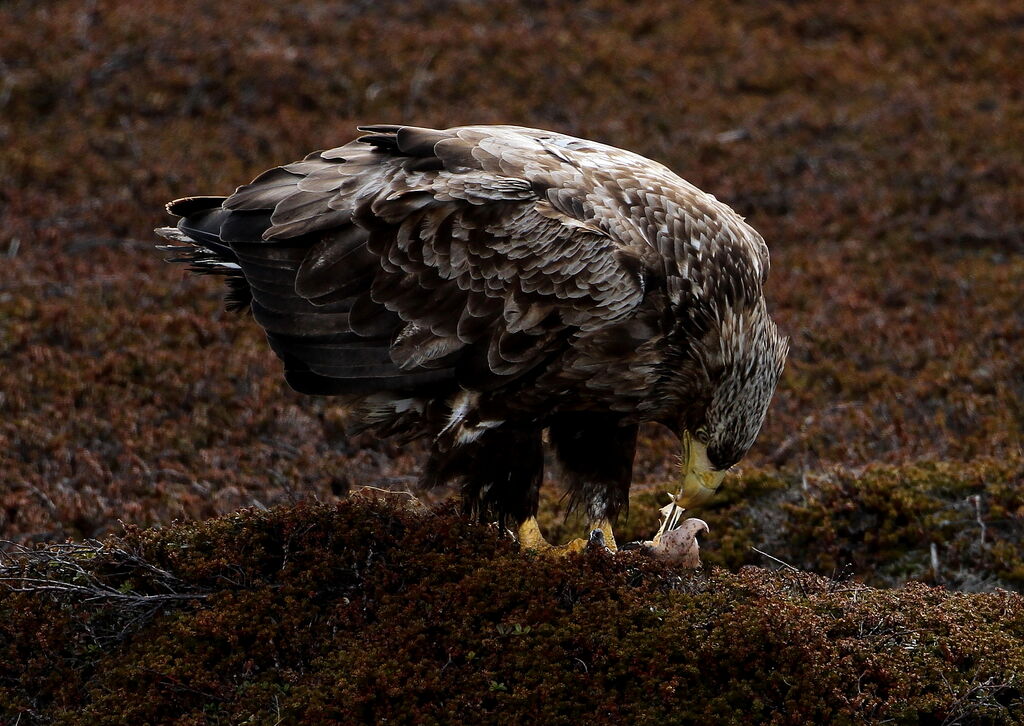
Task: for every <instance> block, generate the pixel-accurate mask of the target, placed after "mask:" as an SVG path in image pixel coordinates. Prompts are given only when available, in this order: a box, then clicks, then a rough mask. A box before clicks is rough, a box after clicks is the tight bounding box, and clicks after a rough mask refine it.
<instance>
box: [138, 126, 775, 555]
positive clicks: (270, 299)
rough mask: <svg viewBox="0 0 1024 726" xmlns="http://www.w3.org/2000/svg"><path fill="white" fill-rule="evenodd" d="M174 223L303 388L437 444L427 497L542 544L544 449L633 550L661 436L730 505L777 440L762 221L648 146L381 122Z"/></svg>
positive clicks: (696, 489)
mask: <svg viewBox="0 0 1024 726" xmlns="http://www.w3.org/2000/svg"><path fill="white" fill-rule="evenodd" d="M360 130H361V131H363V132H366V135H364V136H361V137H360V138H357V139H356V140H355V141H352V142H351V143H349V144H346V145H345V146H341V147H338V148H335V149H331V150H328V151H322V152H317V153H314V154H310V155H309V156H307V157H306V158H305V159H304V160H302V161H298V162H295V163H292V164H288V165H285V166H282V167H278V168H276V169H272V170H270V171H268V172H266V173H264V174H262V175H260V176H259V177H257V178H256V179H255V180H254V181H253V182H252V183H250V184H247V185H245V186H242V187H239V188H238V189H237V190H236V191H235V193H234V194H232V195H231V196H228V197H191V198H186V199H181V200H178V201H175V202H172V203H171V204H169V205H168V210H169V211H170V212H171V213H172V214H175V215H178V216H179V217H180V218H181V219H180V220H179V221H178V225H177V227H176V228H164V229H161V230H158V231H159V232H160V233H161V234H162V235H163V236H164V237H166V238H168V239H170V240H172V241H173V242H174V243H175V245H174V246H173V247H172V249H175V250H178V251H179V252H180V256H179V257H178V258H177V261H185V262H189V263H190V264H191V265H192V269H194V270H196V271H199V272H208V273H216V274H221V275H225V276H226V277H227V278H228V283H229V285H230V289H231V292H230V294H229V302H230V304H231V305H232V306H234V307H238V308H245V307H248V308H250V309H251V310H252V313H253V316H254V318H255V320H256V322H258V323H259V324H260V325H261V326H262V327H263V328H264V329H265V330H266V332H267V337H268V339H269V341H270V344H271V346H272V347H273V349H274V351H275V352H276V353H277V355H278V356H279V357H280V358H281V359H282V360H283V361H284V367H285V376H286V378H287V380H288V382H289V383H290V384H291V386H292V387H293V388H295V389H296V390H298V391H300V392H303V393H310V394H325V395H336V396H342V397H344V398H345V399H347V400H348V401H349V402H350V403H351V404H352V405H353V406H354V407H355V409H356V410H357V412H358V414H359V416H360V417H361V418H362V420H363V421H364V423H365V425H367V426H370V427H373V428H375V429H376V430H378V431H380V432H381V433H382V434H385V435H390V434H397V435H401V436H404V437H406V438H414V437H420V436H425V437H429V439H430V442H431V450H430V458H429V460H428V462H427V464H426V468H425V473H424V483H425V484H427V485H436V484H440V483H444V482H458V483H460V484H461V485H462V487H463V495H464V501H465V503H466V507H467V509H468V510H469V511H470V512H472V513H476V514H479V515H480V516H482V517H485V518H488V519H498V520H499V521H502V522H505V523H508V524H511V525H515V526H518V527H519V531H520V535H521V537H522V538H523V540H524V542H527V543H529V544H533V545H538V546H540V545H542V544H543V543H542V540H540V538H539V533H538V531H537V529H536V521H535V519H534V516H535V515H536V512H537V502H538V495H539V490H540V484H541V480H542V474H543V455H542V438H541V437H542V433H543V431H544V430H545V429H547V431H548V438H549V441H550V444H551V447H552V448H553V450H554V453H555V455H556V457H557V458H558V460H559V462H560V464H561V466H562V470H563V476H564V479H565V482H566V485H567V486H568V489H569V491H570V493H571V497H572V501H573V503H574V504H575V505H578V506H580V507H582V508H583V510H584V512H585V514H586V515H587V517H588V518H589V520H590V521H591V523H592V524H593V526H595V527H597V528H600V529H601V530H602V531H603V532H604V533H605V536H606V540H608V541H609V543H613V540H612V539H611V535H612V532H611V523H612V522H613V521H614V520H615V518H616V517H617V516H618V514H619V513H620V512H621V511H622V510H623V509H624V507H625V506H626V504H627V501H628V494H629V486H630V482H631V479H632V462H633V454H634V449H635V445H636V433H637V424H638V423H640V422H642V421H657V422H660V423H662V424H664V425H666V426H668V427H670V428H671V429H672V430H673V431H675V432H676V433H677V434H678V435H679V436H680V438H681V441H682V443H683V462H682V463H683V471H682V472H681V492H680V495H678V496H677V498H676V502H677V503H678V504H679V505H680V506H684V507H685V506H691V505H693V504H694V503H699V502H701V501H704V500H706V499H707V498H708V497H710V496H711V495H712V494H713V493H714V491H715V490H716V489H717V487H718V485H719V484H720V482H721V480H722V477H723V476H724V473H725V471H726V470H727V469H729V467H731V466H732V465H733V464H735V463H736V462H737V461H739V460H740V459H741V458H742V457H743V456H744V454H746V452H747V450H748V449H749V448H750V446H751V445H752V444H753V442H754V439H755V437H756V436H757V433H758V431H759V429H760V427H761V424H762V422H763V420H764V417H765V412H766V411H767V408H768V404H769V401H770V399H771V397H772V394H773V392H774V390H775V386H776V383H777V381H778V379H779V376H780V374H781V371H782V367H783V363H784V360H785V357H786V352H787V341H786V339H785V338H784V337H782V336H781V335H780V334H779V333H778V331H777V329H776V326H775V324H774V323H773V322H772V320H771V318H770V316H769V315H768V312H767V310H766V307H765V300H764V296H763V292H762V286H763V284H764V281H765V278H766V276H767V274H768V249H767V247H766V246H765V243H764V241H763V240H762V238H761V237H760V235H758V234H757V232H755V231H754V230H753V229H752V228H751V227H750V226H748V225H747V224H746V223H745V222H744V221H743V219H742V218H741V217H740V216H739V215H737V214H736V213H735V212H733V210H732V209H730V208H729V207H728V206H726V205H725V204H722V203H721V202H719V201H718V200H716V199H715V198H714V197H713V196H711V195H709V194H706V193H704V192H702V191H700V190H699V189H697V188H696V187H694V186H693V185H691V184H689V183H688V182H686V181H684V180H683V179H681V178H679V177H678V176H676V175H675V174H673V173H672V172H671V171H669V170H668V169H667V168H666V167H664V166H662V165H661V164H658V163H656V162H654V161H651V160H649V159H645V158H643V157H641V156H638V155H636V154H633V153H631V152H628V151H623V150H621V149H616V148H613V147H610V146H606V145H603V144H599V143H595V142H592V141H586V140H583V139H578V138H573V137H571V136H566V135H563V134H558V133H553V132H550V131H541V130H537V129H527V128H520V127H515V126H463V127H457V128H451V129H446V130H434V129H425V128H418V127H413V126H366V127H360Z"/></svg>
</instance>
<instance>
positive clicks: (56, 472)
mask: <svg viewBox="0 0 1024 726" xmlns="http://www.w3.org/2000/svg"><path fill="white" fill-rule="evenodd" d="M1022 28H1024V14H1022V13H1021V12H1020V10H1019V8H1017V7H1016V6H1015V5H1014V4H1013V3H1005V2H995V1H993V0H970V1H968V2H961V3H955V4H935V3H870V4H864V3H855V2H845V1H838V2H836V1H828V2H825V1H820V2H817V1H815V2H805V3H796V4H790V3H762V2H736V3H722V2H710V1H709V2H703V1H701V2H695V3H688V4H684V5H681V4H679V3H677V2H674V1H670V0H654V1H652V2H648V3H640V4H627V3H622V2H619V1H617V0H615V1H613V0H587V1H586V2H583V3H565V4H557V3H543V2H537V3H528V4H522V3H517V2H512V1H511V0H508V1H499V2H488V3H469V2H459V3H456V2H451V3H448V2H445V3H436V2H416V1H414V2H375V3H339V4H337V5H334V4H326V3H316V2H311V1H303V2H293V3H286V4H269V3H263V2H257V1H256V0H238V1H237V2H232V3H222V4H215V3H206V2H194V1H192V0H174V1H173V2H171V1H170V0H152V1H151V2H146V3H128V2H121V3H117V2H104V1H102V0H100V1H98V2H91V3H82V2H78V1H74V2H73V1H71V0H58V1H57V2H48V3H39V2H34V1H31V0H12V1H11V2H7V3H5V4H3V6H2V7H0V61H2V62H0V149H2V151H0V256H4V259H3V264H2V265H0V372H2V385H0V536H3V537H6V538H9V539H15V540H19V541H60V540H63V539H65V538H68V537H72V538H81V537H93V536H99V535H103V534H105V533H109V532H112V531H114V532H116V531H119V530H120V527H119V525H118V520H122V521H125V522H127V523H132V524H140V525H156V524H161V525H166V524H169V523H170V522H171V521H172V520H174V519H185V520H190V519H203V518H208V517H211V516H213V515H218V514H224V513H227V512H232V511H234V510H236V509H238V508H239V507H242V506H250V505H259V506H269V505H273V504H278V503H288V502H290V501H292V500H299V499H310V498H317V499H320V500H322V501H334V500H335V499H336V498H338V497H341V496H343V495H344V494H346V493H347V492H348V491H349V490H350V489H352V488H353V487H358V486H363V485H367V484H371V485H375V486H382V487H385V488H398V489H402V488H405V487H407V486H408V485H409V483H410V482H411V481H412V480H413V478H414V477H415V475H416V474H417V471H418V462H419V449H418V448H417V447H415V446H412V447H407V448H404V449H399V448H398V447H396V446H394V445H392V444H390V443H389V442H381V441H376V440H374V439H372V438H369V437H362V438H357V439H348V438H346V437H345V436H344V434H343V428H344V413H343V412H342V411H340V410H338V409H337V408H336V407H334V406H333V405H332V403H331V402H330V401H329V400H313V399H309V398H302V397H300V396H298V395H295V394H293V393H291V392H290V391H288V390H287V389H286V386H285V384H284V383H283V381H282V380H281V377H280V375H279V371H280V367H279V364H278V362H277V361H276V359H275V358H274V357H273V355H272V353H271V352H270V351H269V349H268V348H267V346H266V344H265V342H264V341H263V339H262V336H261V335H260V334H259V332H258V331H257V329H256V327H255V326H254V325H253V324H252V323H251V321H249V320H247V319H245V318H244V317H237V316H232V315H228V314H225V313H224V312H222V303H221V300H220V290H219V289H218V285H217V284H216V283H215V282H214V281H211V280H208V279H196V278H188V277H186V276H185V275H184V274H183V273H182V271H181V270H180V269H179V268H176V267H175V268H172V267H170V266H168V265H166V264H165V263H163V262H162V261H161V259H160V255H159V254H158V253H156V252H155V251H154V250H153V249H152V247H151V244H152V243H153V241H154V240H153V235H152V234H151V229H152V228H153V227H154V226H158V225H161V224H164V223H165V222H166V219H165V217H164V216H163V215H162V214H161V206H162V204H163V203H164V202H166V201H167V200H169V199H172V198H175V197H178V196H183V195H187V194H193V193H224V192H227V191H230V190H231V189H233V187H234V186H235V185H237V184H239V183H241V182H244V181H247V180H248V179H250V178H251V177H253V176H254V175H255V174H256V173H258V172H260V171H262V170H263V169H265V168H267V167H269V166H272V165H275V164H278V163H281V162H286V161H290V160H293V159H296V158H298V157H300V156H302V155H303V154H305V153H306V152H308V151H310V150H312V149H315V148H323V147H325V146H331V145H337V144H340V143H343V142H345V141H347V140H348V139H350V138H351V137H352V135H353V133H354V126H355V124H356V123H359V122H396V121H398V122H410V123H417V124H421V125H436V126H447V125H453V124H457V123H465V122H483V123H494V122H503V123H517V124H523V125H530V126H539V127H547V128H553V129H557V130H560V131H564V132H568V133H572V134H577V135H582V136H588V137H592V138H595V139H598V140H601V141H606V142H609V143H612V144H615V145H618V146H623V147H626V148H630V149H634V150H636V151H639V152H641V153H644V154H646V155H648V156H651V157H654V158H657V159H659V160H661V161H664V162H665V163H667V164H668V165H669V166H671V167H672V168H674V169H675V170H677V171H678V172H679V173H680V174H682V175H683V176H684V177H686V178H688V179H689V180H691V181H692V182H694V183H696V184H697V185H698V186H700V187H702V188H704V189H707V190H709V191H711V192H713V193H715V194H716V195H717V196H719V197H720V198H722V199H724V200H726V201H727V202H729V203H730V204H732V205H733V206H734V207H735V208H736V209H738V210H739V211H740V213H742V214H744V215H746V216H747V217H748V219H749V221H750V222H751V223H752V224H753V225H754V226H755V227H756V228H757V229H758V230H759V231H761V232H762V233H763V235H764V236H765V238H766V239H767V240H768V242H769V245H770V246H771V248H772V256H773V257H772V259H773V265H772V266H773V270H772V275H771V280H770V283H769V290H768V295H769V300H770V303H771V306H772V308H773V310H774V313H775V315H776V317H777V319H778V321H779V323H780V326H781V327H782V328H783V329H784V330H785V331H787V332H788V333H789V334H790V335H791V336H792V339H793V345H792V351H793V352H792V355H791V359H790V364H789V366H788V368H787V371H786V374H785V377H784V380H783V382H782V384H781V386H780V390H779V392H778V395H777V397H776V400H775V403H774V405H773V408H772V411H771V413H770V415H769V419H768V422H767V423H766V426H765V429H764V431H763V433H762V436H761V438H760V440H759V442H758V444H757V445H756V447H755V450H754V451H753V452H752V453H751V455H750V457H749V458H748V461H747V462H745V464H744V470H743V472H742V473H741V474H740V476H739V477H737V478H734V479H733V480H732V481H731V484H730V483H729V482H727V485H726V488H727V490H728V491H727V492H726V494H725V495H724V496H723V498H722V499H721V501H719V502H718V503H717V504H716V506H715V507H713V508H712V510H711V511H709V512H702V513H700V516H702V517H703V518H705V519H707V520H708V521H709V523H710V524H711V526H712V533H711V537H710V539H709V541H708V543H707V548H706V549H705V553H706V555H707V558H708V560H709V561H711V562H717V563H722V564H726V565H728V566H730V567H736V566H738V565H740V564H743V563H760V564H767V562H768V561H767V560H765V559H763V558H761V557H760V556H759V555H757V554H756V553H752V551H751V550H750V549H749V548H750V547H751V546H756V547H759V548H760V549H764V550H765V551H768V552H770V553H771V554H774V555H775V556H777V557H780V558H782V559H785V560H787V561H789V562H791V563H792V564H794V565H798V566H800V567H808V568H812V569H815V570H817V571H818V572H820V573H823V574H829V573H832V572H844V571H846V570H848V569H849V570H851V574H853V575H855V576H856V577H857V578H861V579H866V580H868V581H870V582H872V583H875V584H892V583H896V582H901V581H903V580H905V579H907V578H926V579H930V580H931V581H933V582H941V583H944V584H947V585H951V586H957V587H964V588H968V589H985V588H991V587H992V586H994V585H1002V586H1007V587H1014V588H1019V587H1021V584H1022V582H1024V559H1022V557H1021V555H1020V552H1021V549H1020V543H1021V541H1022V537H1021V526H1022V521H1024V494H1021V489H1022V487H1021V480H1022V476H1024V455H1022V453H1021V443H1020V442H1021V439H1022V437H1024V283H1022V280H1024V255H1022V253H1024V222H1022V220H1024V145H1022V144H1021V143H1020V141H1021V139H1022V138H1024V94H1022V92H1021V85H1020V76H1019V73H1020V71H1019V69H1020V68H1021V67H1024V44H1022V43H1021V42H1020V37H1021V32H1022ZM644 434H645V435H644V437H643V445H642V447H641V451H640V453H639V455H638V458H637V468H636V471H637V481H638V487H637V492H638V496H637V497H636V499H635V501H634V505H633V509H632V514H631V518H630V520H629V522H628V523H627V524H626V525H625V529H624V530H623V531H624V532H625V533H626V534H628V535H629V536H633V537H637V536H650V533H651V531H652V530H653V527H654V526H655V517H654V510H655V508H656V507H657V506H658V505H660V504H661V503H662V502H661V501H660V499H659V497H660V496H661V493H660V492H661V491H662V487H661V485H662V484H663V482H664V481H665V480H666V479H667V478H668V477H669V476H670V474H671V472H670V469H671V467H672V465H673V462H674V458H675V455H676V452H677V443H676V441H675V440H674V439H673V437H672V434H671V432H663V431H659V430H656V429H655V428H653V427H652V428H649V429H647V430H645V432H644ZM974 497H977V498H974ZM549 504H551V505H552V506H549V507H547V510H546V514H545V516H546V517H547V522H548V523H549V524H550V527H551V528H553V529H558V528H560V527H561V525H560V524H559V520H558V519H557V517H556V516H555V514H554V509H555V505H557V499H556V498H555V497H551V498H550V500H549ZM982 528H984V532H983V533H982ZM933 546H934V550H935V556H936V557H937V558H938V563H939V570H938V571H935V570H934V568H933V564H934V560H933V558H932V550H933ZM225 556H227V555H225ZM603 566H604V565H602V567H603ZM716 577H719V576H716ZM720 577H721V578H723V579H721V580H714V581H713V582H721V583H726V584H723V585H721V586H722V587H724V588H726V589H728V588H729V587H734V586H735V587H743V588H746V587H748V585H746V584H742V583H741V580H742V578H740V579H739V580H737V579H735V577H734V576H727V575H724V574H723V575H721V576H720ZM743 577H748V576H743ZM749 577H753V578H755V579H756V576H754V575H750V576H749ZM729 583H732V584H729ZM762 584H763V583H762ZM760 586H761V585H758V587H760ZM765 586H766V587H767V585H765ZM716 587H717V585H716ZM712 589H713V588H712ZM923 592H924V591H918V590H913V591H909V592H908V593H907V595H908V597H909V598H910V601H913V602H917V600H914V598H919V599H920V598H923V600H921V601H922V602H924V600H927V599H928V598H929V597H933V596H932V595H927V596H926V595H924V594H922V593H923ZM224 597H228V596H224ZM230 597H238V598H242V599H244V596H243V595H241V594H236V595H231V596H230ZM296 597H298V595H296ZM723 597H724V596H723ZM872 597H876V598H880V599H881V600H884V598H885V597H888V596H887V595H883V594H876V595H873V596H872ZM881 600H879V602H881ZM894 602H895V601H894ZM908 602H909V601H908ZM929 602H930V601H929ZM972 602H974V601H972ZM978 602H982V601H978ZM984 602H988V601H984ZM761 604H763V603H761ZM890 604H893V603H890ZM908 606H913V603H912V602H911V603H910V605H908ZM801 607H803V606H801ZM815 607H817V606H815ZM972 607H973V606H972ZM979 607H980V606H979ZM787 612H788V611H787ZM26 617H27V616H26ZM62 617H64V616H62ZM66 617H71V616H70V615H67V616H66ZM189 617H192V615H190V616H189ZM780 617H788V616H784V615H780ZM1015 617H1017V616H1015ZM1018 619H1019V618H1018ZM61 622H63V621H61ZM510 622H511V621H510ZM517 622H518V621H517ZM523 622H532V621H523ZM67 627H68V628H71V627H72V624H71V622H70V621H68V623H67ZM182 627H183V626H182ZM794 627H795V626H794ZM950 627H953V626H950ZM68 632H69V633H70V632H71V631H70V630H69V631H68ZM1014 632H1016V633H1017V635H1018V636H1019V628H1018V629H1017V631H1014ZM732 635H733V636H734V635H735V634H734V633H733V634H732ZM69 637H70V636H69ZM168 637H169V636H168ZM381 637H382V638H384V639H385V640H386V638H385V636H384V635H382V636H381ZM387 637H392V636H391V635H388V636H387ZM580 637H582V636H580ZM744 637H746V636H744ZM750 637H753V636H750ZM381 642H384V641H381ZM1015 647H1019V644H1018V646H1015ZM1017 652H1018V653H1019V651H1017ZM40 657H43V656H40ZM69 657H70V656H69ZM75 657H77V656H75ZM267 657H269V656H267ZM339 657H340V656H339ZM353 657H356V656H353ZM800 657H803V656H800ZM950 657H953V656H950ZM956 657H957V658H959V657H960V656H956ZM963 657H965V658H966V657H968V656H963ZM1015 657H1017V656H1015ZM794 658H796V656H794ZM357 660H358V658H357ZM74 662H77V661H74ZM795 662H796V661H795V660H794V663H795ZM350 665H351V667H352V668H355V669H356V670H358V667H360V666H359V664H358V663H355V662H353V664H350ZM442 665H443V661H442ZM41 667H42V666H40V668H41ZM722 667H725V666H722ZM737 667H738V666H737ZM873 667H874V666H871V667H868V666H865V668H867V670H866V671H865V672H870V673H875V674H877V673H880V672H881V671H878V670H871V668H873ZM886 667H888V666H886ZM40 672H42V671H40ZM219 677H221V676H216V675H215V676H211V678H219ZM623 677H625V676H623ZM851 677H855V674H853V673H852V671H851ZM979 677H981V676H979ZM985 677H986V678H987V676H985ZM494 680H495V682H496V683H504V684H505V686H506V687H507V688H509V689H511V692H512V693H515V692H516V691H515V688H516V686H515V684H513V683H510V682H506V681H503V680H502V679H501V678H497V677H495V678H494ZM979 682H980V681H979ZM210 687H211V688H221V687H222V684H220V683H219V682H218V683H211V685H210ZM881 687H882V686H878V688H881ZM69 688H70V686H69ZM496 688H497V687H496ZM168 692H174V689H173V688H171V689H170V690H169V691H168ZM264 695H266V697H267V699H270V695H271V694H270V692H269V691H267V693H266V694H264ZM876 695H877V694H876ZM489 698H492V699H495V700H493V703H498V702H499V701H500V702H502V703H504V702H505V700H504V699H505V696H504V694H502V693H501V692H500V691H499V692H498V693H497V695H493V694H492V696H489ZM879 698H882V696H879ZM885 698H889V696H885ZM308 703H309V704H312V701H309V702H308ZM304 707H307V706H304ZM308 707H309V708H312V707H313V706H312V705H308ZM935 708H936V709H938V710H935V711H933V712H934V713H940V712H942V711H941V709H940V707H939V706H936V707H935ZM811 712H813V713H819V712H818V711H813V709H812V710H810V711H808V713H811ZM836 713H838V712H836ZM944 713H947V714H948V713H952V711H948V710H947V711H945V712H944ZM140 718H143V717H141V716H140ZM192 722H199V719H198V717H197V718H196V719H194V720H193V721H192ZM782 722H783V721H779V723H782Z"/></svg>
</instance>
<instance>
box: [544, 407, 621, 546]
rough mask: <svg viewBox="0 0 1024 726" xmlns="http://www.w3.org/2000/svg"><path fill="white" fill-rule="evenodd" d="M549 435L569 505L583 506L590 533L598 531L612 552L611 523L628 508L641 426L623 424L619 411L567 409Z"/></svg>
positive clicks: (613, 538)
mask: <svg viewBox="0 0 1024 726" xmlns="http://www.w3.org/2000/svg"><path fill="white" fill-rule="evenodd" d="M549 436H550V440H551V445H552V446H553V447H554V449H555V455H556V456H557V457H558V460H559V462H560V463H561V465H562V471H563V476H564V477H565V482H566V486H567V488H568V491H569V497H570V500H569V505H570V508H582V509H583V511H584V513H585V514H586V517H587V531H588V533H593V532H595V531H600V532H601V535H602V537H603V539H604V544H605V546H606V547H608V548H609V549H612V550H614V549H615V548H616V545H615V535H614V532H613V531H612V525H613V523H614V522H615V520H616V519H617V518H618V516H619V514H620V513H622V512H623V511H624V510H626V509H627V508H628V506H629V485H630V483H631V482H632V479H633V455H634V453H635V452H636V436H637V426H636V425H625V426H624V425H622V424H621V418H620V417H619V416H616V415H615V414H603V413H593V412H573V413H563V414H559V415H558V416H556V417H555V418H554V420H553V421H552V422H551V426H550V429H549ZM591 536H593V534H591Z"/></svg>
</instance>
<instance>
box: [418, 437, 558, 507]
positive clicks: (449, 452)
mask: <svg viewBox="0 0 1024 726" xmlns="http://www.w3.org/2000/svg"><path fill="white" fill-rule="evenodd" d="M468 443H469V442H466V444H463V445H460V444H458V443H454V444H452V445H450V446H446V445H445V444H443V443H441V442H438V441H435V442H434V446H433V448H432V449H431V453H430V459H429V461H428V462H427V467H426V471H425V473H424V477H423V484H424V485H425V486H428V487H429V486H438V485H441V484H445V483H447V482H458V483H460V484H461V485H462V506H463V508H464V510H465V511H466V513H467V514H468V515H470V516H473V517H478V518H479V519H480V520H481V521H485V522H493V521H497V522H498V523H499V524H500V525H502V526H509V527H516V526H519V525H521V524H522V523H523V522H525V521H527V520H529V519H531V518H533V517H536V515H537V503H538V500H539V498H540V485H541V481H542V479H543V474H544V454H543V450H542V448H541V432H540V430H538V429H536V428H525V427H524V428H520V427H516V426H514V425H511V424H504V425H501V426H498V427H497V428H492V429H487V430H484V431H482V433H480V434H479V436H477V437H476V438H475V439H473V441H472V445H471V446H470V445H468Z"/></svg>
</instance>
